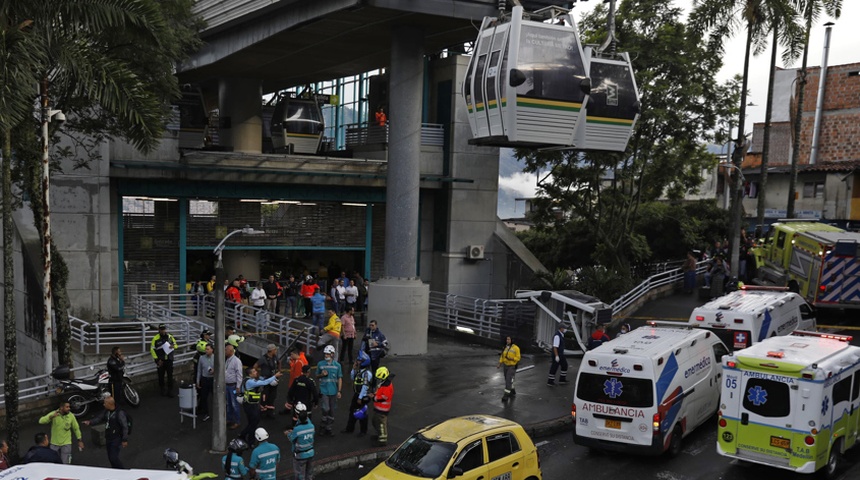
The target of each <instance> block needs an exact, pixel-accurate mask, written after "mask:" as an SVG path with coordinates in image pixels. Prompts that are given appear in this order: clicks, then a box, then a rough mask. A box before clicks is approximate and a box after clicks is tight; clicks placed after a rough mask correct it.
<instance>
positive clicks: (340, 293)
mask: <svg viewBox="0 0 860 480" xmlns="http://www.w3.org/2000/svg"><path fill="white" fill-rule="evenodd" d="M337 298H338V299H340V300H344V299H345V298H346V288H344V286H343V285H338V286H337Z"/></svg>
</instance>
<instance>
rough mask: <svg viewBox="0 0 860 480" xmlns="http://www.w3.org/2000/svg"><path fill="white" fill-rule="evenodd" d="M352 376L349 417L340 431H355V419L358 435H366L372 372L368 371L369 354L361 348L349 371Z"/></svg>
mask: <svg viewBox="0 0 860 480" xmlns="http://www.w3.org/2000/svg"><path fill="white" fill-rule="evenodd" d="M349 375H350V377H352V391H353V394H352V401H350V403H349V419H348V420H347V422H346V428H345V429H343V430H342V431H341V432H340V433H352V432H354V431H355V421H356V420H358V423H359V426H360V427H361V429H360V430H359V432H358V436H359V437H363V436H365V435H367V404H368V402H369V401H370V386H371V382H372V381H373V374H372V373H371V372H370V356H369V355H367V353H365V352H364V351H363V350H362V351H359V352H358V358H357V359H356V360H355V364H353V366H352V371H350V372H349Z"/></svg>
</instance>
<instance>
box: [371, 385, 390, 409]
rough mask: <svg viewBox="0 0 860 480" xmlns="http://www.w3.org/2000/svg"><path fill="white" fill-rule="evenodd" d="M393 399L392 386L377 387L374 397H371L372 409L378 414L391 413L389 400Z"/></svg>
mask: <svg viewBox="0 0 860 480" xmlns="http://www.w3.org/2000/svg"><path fill="white" fill-rule="evenodd" d="M393 397H394V384H392V383H390V382H389V383H388V385H382V386H379V387H377V389H376V395H374V396H373V408H374V410H376V411H378V412H380V413H388V412H390V411H391V399H392V398H393Z"/></svg>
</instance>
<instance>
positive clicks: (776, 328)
mask: <svg viewBox="0 0 860 480" xmlns="http://www.w3.org/2000/svg"><path fill="white" fill-rule="evenodd" d="M688 323H689V324H690V326H693V327H700V328H707V329H708V330H711V331H712V332H714V333H716V334H717V336H719V337H720V339H721V340H722V341H723V343H725V344H726V345H727V346H728V347H729V348H731V349H734V350H740V349H742V348H746V347H749V346H750V345H753V344H755V343H758V342H761V341H762V340H764V339H766V338H770V337H775V336H780V335H789V334H791V332H793V331H795V330H806V331H815V327H816V321H815V309H814V308H813V307H812V306H811V305H809V304H808V303H806V300H804V299H803V297H801V296H800V295H798V294H796V293H793V292H789V291H788V289H787V288H782V287H755V286H749V287H743V288H742V289H740V290H737V291H734V292H731V293H729V294H727V295H724V296H722V297H719V298H715V299H714V300H711V301H710V302H708V303H706V304H704V305H702V306H701V307H696V308H695V309H693V313H691V314H690V320H689V322H688Z"/></svg>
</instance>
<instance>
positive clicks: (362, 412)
mask: <svg viewBox="0 0 860 480" xmlns="http://www.w3.org/2000/svg"><path fill="white" fill-rule="evenodd" d="M352 416H353V417H355V419H356V420H364V419H365V418H367V405H364V406H362V407H361V408H358V409H356V410H355V411H354V412H352Z"/></svg>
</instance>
